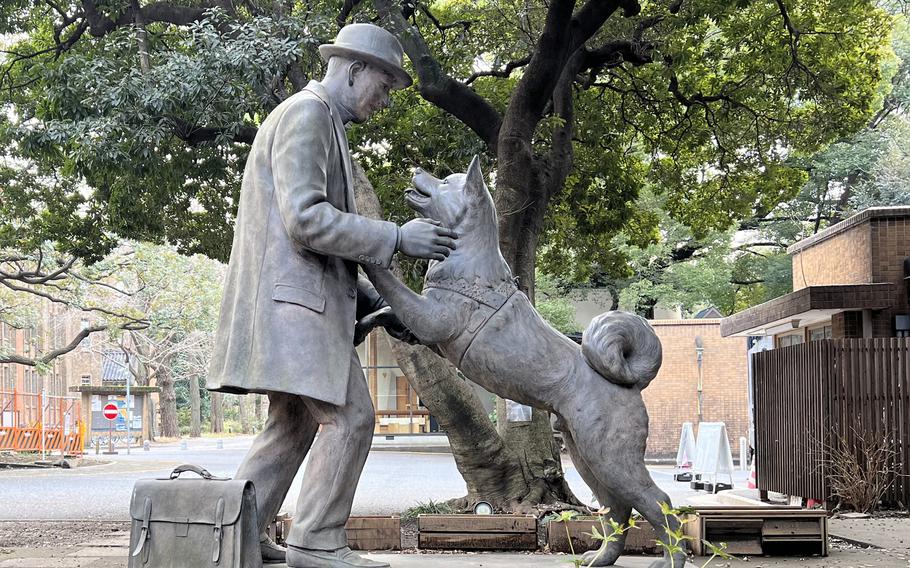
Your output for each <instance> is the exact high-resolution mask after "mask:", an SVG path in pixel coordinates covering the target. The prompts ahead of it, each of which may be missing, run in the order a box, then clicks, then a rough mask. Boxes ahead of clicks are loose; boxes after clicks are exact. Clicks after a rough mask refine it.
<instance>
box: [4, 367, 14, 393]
mask: <svg viewBox="0 0 910 568" xmlns="http://www.w3.org/2000/svg"><path fill="white" fill-rule="evenodd" d="M0 379H2V380H0V391H3V392H13V391H14V390H16V376H15V375H14V374H13V369H12V365H3V367H0Z"/></svg>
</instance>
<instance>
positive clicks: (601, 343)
mask: <svg viewBox="0 0 910 568" xmlns="http://www.w3.org/2000/svg"><path fill="white" fill-rule="evenodd" d="M413 182H414V187H413V188H412V189H409V190H408V192H407V196H406V199H407V201H408V204H409V205H410V206H411V208H413V209H414V210H416V211H417V212H418V213H420V214H421V215H422V216H424V217H428V218H431V219H434V220H436V221H438V222H440V223H442V224H444V225H446V226H448V227H450V228H453V229H455V230H456V231H457V232H458V235H459V238H458V241H457V248H456V249H455V250H454V251H453V252H452V253H451V254H450V255H449V257H448V258H447V259H446V260H445V261H442V262H435V263H433V264H432V265H431V267H430V269H429V270H428V271H427V276H426V283H425V286H426V287H425V289H424V294H423V295H419V294H416V293H414V292H413V291H411V290H410V289H409V288H407V287H406V286H405V285H404V284H402V283H401V282H399V281H398V280H397V279H396V278H395V277H394V276H393V275H392V273H391V272H389V271H388V270H382V269H376V268H367V269H366V270H367V273H368V274H369V276H370V279H371V280H372V281H373V283H374V284H375V285H376V287H377V289H378V290H379V292H380V293H381V294H382V296H383V297H384V298H385V299H386V301H387V302H388V303H389V305H390V306H391V307H392V309H393V310H394V311H395V313H396V314H397V315H398V317H399V318H400V319H401V320H402V321H403V322H404V323H405V325H407V326H408V327H409V328H410V329H411V331H412V332H413V333H414V334H415V335H416V336H417V337H418V338H419V339H420V340H421V342H423V343H425V344H427V345H432V346H435V347H436V349H437V350H438V351H439V352H440V353H442V354H443V355H444V356H445V357H446V358H448V359H449V360H450V361H451V362H452V363H454V364H455V365H456V366H458V367H459V368H460V369H461V371H462V372H463V373H464V374H465V376H467V377H468V378H469V379H471V380H472V381H474V382H475V383H477V384H479V385H482V386H483V387H485V388H486V389H487V390H489V391H491V392H494V393H496V394H498V395H500V396H503V397H506V398H509V399H512V400H515V401H518V402H521V403H523V404H528V405H530V406H533V407H535V408H541V409H546V410H548V411H550V412H553V413H554V414H556V415H557V417H558V421H557V427H558V428H559V429H560V430H562V432H563V434H564V437H565V441H566V446H567V447H568V450H569V452H570V453H571V455H572V460H573V462H574V463H575V466H576V467H577V468H578V471H579V473H580V474H581V476H582V478H583V479H584V480H585V482H586V483H587V484H588V486H589V487H590V488H591V489H592V490H593V491H594V494H595V495H596V497H597V500H598V501H599V502H600V504H601V506H602V507H608V508H609V509H610V513H609V515H610V516H611V517H612V518H613V519H615V520H616V521H618V522H620V523H626V522H628V520H629V515H630V513H631V510H632V508H633V507H634V508H635V509H637V510H638V511H639V512H640V513H641V514H642V515H643V516H644V517H645V518H646V519H647V520H648V521H649V522H650V523H651V525H652V526H654V527H664V526H669V527H670V528H671V530H675V529H676V528H677V527H678V522H677V520H676V519H675V518H673V517H672V516H670V517H666V518H665V517H664V515H663V513H662V512H661V508H660V505H659V503H661V502H663V503H667V504H669V503H670V500H669V498H668V497H667V495H666V494H665V493H664V492H663V491H661V490H660V489H659V488H658V487H657V486H656V485H655V484H654V482H653V480H652V479H651V476H650V474H649V473H648V470H647V469H646V468H645V465H644V452H645V443H646V440H647V437H648V414H647V411H646V410H645V405H644V402H643V401H642V397H641V389H643V388H644V387H645V386H647V384H648V383H649V382H650V381H651V379H652V378H653V377H654V376H655V375H656V374H657V370H658V368H659V367H660V362H661V348H660V341H659V340H658V339H657V336H656V335H655V334H654V331H653V330H652V329H651V327H650V326H649V325H648V323H647V322H646V321H645V320H644V319H642V318H640V317H638V316H634V315H631V314H626V313H622V312H608V313H605V314H602V315H600V316H598V317H597V318H595V319H594V321H593V322H592V323H591V325H590V326H589V327H588V329H587V330H586V331H585V332H584V335H583V341H582V347H581V349H579V348H578V346H577V345H576V344H575V343H573V342H572V341H570V340H569V339H567V338H566V337H565V336H564V335H562V334H561V333H559V332H557V331H556V330H554V329H553V328H552V327H550V325H549V324H547V323H546V322H545V321H544V320H543V319H542V318H541V317H540V315H539V314H538V313H537V311H536V310H535V309H534V307H533V306H532V305H531V303H530V302H529V301H528V298H527V297H526V296H525V295H524V294H523V293H521V292H519V291H517V290H516V289H515V285H514V282H513V278H512V273H511V270H510V269H509V266H508V264H506V262H505V260H504V259H503V257H502V254H501V252H500V250H499V235H498V228H497V221H496V209H495V207H494V205H493V200H492V198H491V196H490V193H489V191H488V190H487V188H486V185H485V184H484V181H483V174H482V173H481V171H480V166H479V160H478V159H477V158H476V157H475V158H474V160H473V161H472V162H471V166H470V168H469V169H468V172H467V174H453V175H450V176H449V177H447V178H446V179H444V180H439V179H437V178H434V177H433V176H431V175H429V174H427V173H425V172H422V171H420V170H418V171H417V174H416V175H415V176H414V180H413ZM666 538H667V537H666V535H664V536H663V540H664V541H665V542H667V541H666ZM623 540H624V539H623V538H622V537H620V539H619V540H618V541H616V542H612V543H609V544H605V549H604V550H602V551H599V552H598V551H594V552H591V553H588V554H587V555H586V557H585V559H584V560H585V563H584V565H585V566H588V565H589V562H591V561H592V560H594V558H595V556H597V554H599V557H597V558H596V560H595V561H594V564H593V565H594V566H607V565H611V564H613V563H614V562H615V561H616V559H617V558H618V557H619V555H620V554H621V553H622V550H623V545H624V543H623ZM674 560H675V565H676V566H684V565H685V554H684V553H677V554H676V555H675V559H674ZM652 566H660V567H664V566H670V558H669V556H665V557H664V558H662V559H661V560H658V561H657V562H655V563H654V564H653V565H652Z"/></svg>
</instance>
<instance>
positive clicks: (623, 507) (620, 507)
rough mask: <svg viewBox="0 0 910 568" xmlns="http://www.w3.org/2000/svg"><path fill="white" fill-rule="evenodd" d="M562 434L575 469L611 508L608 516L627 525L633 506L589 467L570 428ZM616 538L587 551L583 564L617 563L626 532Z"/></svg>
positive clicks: (607, 506) (601, 504) (605, 564)
mask: <svg viewBox="0 0 910 568" xmlns="http://www.w3.org/2000/svg"><path fill="white" fill-rule="evenodd" d="M562 434H563V440H564V441H565V443H566V449H568V450H569V455H571V456H572V463H573V464H575V469H577V470H578V473H579V474H580V475H581V478H582V479H583V480H584V482H585V483H587V484H588V487H590V488H591V490H592V491H593V492H594V496H595V497H597V502H598V503H600V507H601V509H609V512H608V513H607V518H608V519H612V520H613V521H616V523H618V524H620V525H625V524H626V523H628V522H629V517H630V516H631V514H632V507H631V506H629V505H628V504H626V503H624V502H623V501H621V500H619V499H617V498H616V496H615V495H614V494H613V493H612V492H611V491H610V490H608V489H607V487H606V485H604V484H603V483H601V482H600V480H598V479H597V476H595V475H594V473H593V472H592V471H591V469H590V468H589V467H588V464H587V462H586V461H585V456H584V455H583V454H582V453H581V452H579V451H578V447H577V446H576V445H575V439H574V438H572V434H571V432H569V429H568V428H565V429H564V430H563V431H562ZM623 528H625V527H623ZM605 530H606V533H605V535H604V536H609V535H610V534H611V532H612V530H611V528H610V527H609V526H607V527H606V528H605ZM614 538H615V539H616V540H613V541H610V542H605V543H603V545H602V546H601V547H600V549H598V550H591V551H588V552H585V553H584V554H583V555H582V557H581V560H582V564H581V565H582V566H612V565H613V564H614V563H616V560H617V559H618V558H619V557H620V555H622V553H623V550H624V549H625V543H626V533H625V532H622V533H620V534H617V535H614Z"/></svg>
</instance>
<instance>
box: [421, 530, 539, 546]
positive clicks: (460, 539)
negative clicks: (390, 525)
mask: <svg viewBox="0 0 910 568" xmlns="http://www.w3.org/2000/svg"><path fill="white" fill-rule="evenodd" d="M417 547H418V548H423V549H428V550H537V534H536V533H527V532H520V533H493V532H471V533H454V532H452V533H442V532H439V533H428V532H420V533H418V535H417Z"/></svg>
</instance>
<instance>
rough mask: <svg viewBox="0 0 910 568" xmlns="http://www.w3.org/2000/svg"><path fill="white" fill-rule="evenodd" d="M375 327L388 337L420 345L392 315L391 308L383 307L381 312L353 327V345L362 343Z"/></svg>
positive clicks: (371, 315)
mask: <svg viewBox="0 0 910 568" xmlns="http://www.w3.org/2000/svg"><path fill="white" fill-rule="evenodd" d="M377 327H384V328H385V330H386V332H387V333H388V334H389V335H391V336H392V337H394V338H395V339H397V340H399V341H404V342H405V343H410V344H411V345H416V344H418V343H420V340H419V339H417V336H416V335H414V334H413V333H411V330H410V329H408V328H407V326H405V325H404V324H403V323H401V320H400V319H398V316H396V315H395V314H393V313H392V308H389V307H385V308H382V309H381V310H376V311H375V312H373V313H372V314H370V315H368V316H366V317H364V318H362V319H361V320H360V321H358V322H357V325H355V326H354V345H360V344H361V343H363V340H364V339H366V337H367V335H369V334H370V332H371V331H373V329H374V328H377Z"/></svg>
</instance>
